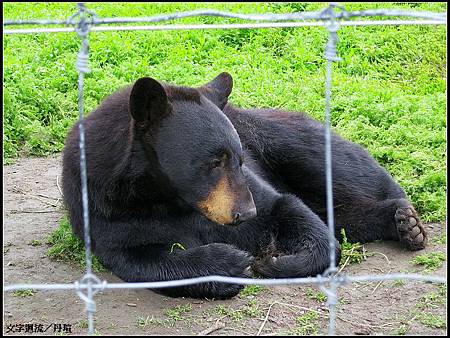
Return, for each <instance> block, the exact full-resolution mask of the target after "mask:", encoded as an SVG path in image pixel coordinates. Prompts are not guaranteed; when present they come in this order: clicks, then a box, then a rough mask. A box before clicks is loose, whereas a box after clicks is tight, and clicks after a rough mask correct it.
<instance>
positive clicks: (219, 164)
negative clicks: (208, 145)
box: [211, 153, 228, 168]
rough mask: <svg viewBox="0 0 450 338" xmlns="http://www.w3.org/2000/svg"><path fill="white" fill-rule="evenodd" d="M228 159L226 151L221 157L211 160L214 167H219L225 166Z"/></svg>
mask: <svg viewBox="0 0 450 338" xmlns="http://www.w3.org/2000/svg"><path fill="white" fill-rule="evenodd" d="M227 159H228V155H227V153H224V154H223V155H222V156H221V157H220V158H215V159H214V160H212V162H211V167H212V168H219V167H224V166H225V161H226V160H227Z"/></svg>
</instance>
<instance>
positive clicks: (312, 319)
mask: <svg viewBox="0 0 450 338" xmlns="http://www.w3.org/2000/svg"><path fill="white" fill-rule="evenodd" d="M295 320H296V322H297V326H296V328H295V329H294V330H293V332H292V333H294V334H297V335H300V336H306V335H317V334H318V333H319V325H318V324H319V314H318V313H317V312H315V311H308V312H306V313H305V314H304V315H301V316H299V317H297V318H296V319H295Z"/></svg>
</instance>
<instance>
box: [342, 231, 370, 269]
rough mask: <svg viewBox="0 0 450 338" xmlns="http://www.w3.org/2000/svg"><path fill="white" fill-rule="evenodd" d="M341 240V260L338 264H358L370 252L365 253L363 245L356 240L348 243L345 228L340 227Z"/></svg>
mask: <svg viewBox="0 0 450 338" xmlns="http://www.w3.org/2000/svg"><path fill="white" fill-rule="evenodd" d="M341 235H342V242H341V261H340V263H339V266H341V267H342V266H344V265H349V264H358V263H361V262H362V261H364V260H366V259H367V256H370V255H371V254H370V253H367V252H366V250H365V248H364V245H362V244H360V243H358V242H356V243H350V242H349V241H348V240H347V236H346V234H345V229H341Z"/></svg>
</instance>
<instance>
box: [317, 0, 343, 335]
mask: <svg viewBox="0 0 450 338" xmlns="http://www.w3.org/2000/svg"><path fill="white" fill-rule="evenodd" d="M337 6H338V5H337V4H336V3H333V2H332V3H330V6H329V7H328V8H327V9H325V10H324V11H323V15H324V17H325V16H327V17H328V20H327V21H326V23H327V25H326V27H327V29H328V33H329V38H328V43H327V46H326V48H325V58H326V59H327V75H326V80H325V135H324V136H325V183H326V196H327V223H328V242H329V247H330V266H329V267H328V269H327V270H326V271H325V273H326V274H329V275H331V277H332V279H331V284H330V289H329V290H328V289H327V288H326V287H325V286H323V285H322V286H321V288H322V289H323V290H324V291H325V292H326V294H327V305H328V309H329V312H330V317H329V325H328V335H330V336H333V335H334V333H335V323H336V305H337V304H338V298H337V295H336V292H337V287H338V284H337V283H336V280H335V279H334V278H333V277H334V276H335V274H336V272H337V268H336V244H335V235H334V209H333V176H332V167H333V165H332V160H331V126H330V125H331V121H330V120H331V86H332V71H333V61H338V60H340V58H338V57H337V50H336V49H337V42H338V36H337V31H338V29H339V25H338V23H337V22H336V19H335V18H336V12H335V10H334V9H335V8H336V7H337ZM343 13H344V14H345V11H344V12H343Z"/></svg>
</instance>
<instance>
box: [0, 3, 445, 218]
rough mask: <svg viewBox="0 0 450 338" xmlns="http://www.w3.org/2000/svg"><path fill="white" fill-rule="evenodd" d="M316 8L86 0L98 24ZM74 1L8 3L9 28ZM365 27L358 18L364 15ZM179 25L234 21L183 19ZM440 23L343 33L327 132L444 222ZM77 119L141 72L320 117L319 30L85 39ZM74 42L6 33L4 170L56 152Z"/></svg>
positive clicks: (435, 7)
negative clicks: (181, 14) (226, 82)
mask: <svg viewBox="0 0 450 338" xmlns="http://www.w3.org/2000/svg"><path fill="white" fill-rule="evenodd" d="M325 6H326V5H325V4H324V3H312V2H311V3H187V2H178V3H125V2H124V3H89V4H88V5H87V7H88V8H89V9H92V10H94V11H95V12H96V13H97V14H98V15H99V17H100V18H102V17H120V16H125V17H141V16H151V15H156V14H163V13H173V12H177V11H186V10H193V9H201V8H211V9H217V10H227V11H232V12H235V13H267V12H274V13H290V12H294V11H314V10H321V9H323V8H324V7H325ZM345 7H346V9H347V10H361V9H370V8H401V9H414V10H429V11H436V12H446V11H447V4H446V3H444V2H441V3H433V2H423V3H362V2H360V3H346V4H345ZM75 12H76V4H75V3H62V2H59V3H46V2H33V3H20V2H16V3H5V5H4V17H5V18H7V19H10V20H14V19H16V20H19V19H20V20H26V19H67V18H69V17H70V16H71V15H72V14H74V13H75ZM363 20H364V18H363ZM175 22H176V23H180V24H183V23H184V24H187V23H190V24H193V23H234V22H241V20H237V19H230V18H213V17H200V18H185V19H182V20H177V21H175ZM446 29H447V28H446V26H445V25H440V26H433V25H427V26H420V25H412V26H395V25H389V26H370V27H341V29H340V30H339V40H340V42H339V46H338V53H339V55H340V57H342V61H341V62H337V63H336V64H335V65H334V72H333V96H332V98H333V102H332V109H333V117H332V124H333V127H334V129H335V130H336V131H337V132H338V133H340V134H341V135H342V136H344V137H346V138H348V139H350V140H352V141H354V142H356V143H358V144H361V145H362V146H364V147H366V148H367V149H368V150H369V152H370V153H371V154H372V155H373V156H374V157H375V158H376V159H377V160H378V161H379V162H380V163H381V164H382V165H383V166H384V167H385V168H386V169H387V170H388V171H389V172H390V173H391V174H392V175H393V176H394V177H395V178H396V179H397V180H398V182H399V183H400V184H401V185H402V186H403V187H404V188H405V189H406V192H407V194H408V196H409V197H410V198H411V199H412V201H413V203H414V205H415V208H416V209H417V210H418V212H419V213H420V214H421V216H422V218H423V220H424V221H442V220H444V219H445V216H446V203H445V194H446V190H445V187H446V70H447V69H446V64H447V60H446V33H447V31H446ZM89 41H90V59H89V64H90V68H91V69H92V72H91V73H90V74H88V75H87V77H86V84H85V105H86V111H87V112H89V111H91V110H92V109H94V108H95V107H96V106H97V105H98V104H99V103H100V101H101V100H102V99H104V98H105V97H106V96H107V95H109V94H111V93H113V92H114V91H115V90H117V89H118V88H119V87H121V86H124V85H126V84H129V83H132V82H133V81H135V80H136V79H137V78H139V77H141V76H152V77H154V78H156V79H159V80H163V81H167V82H171V83H176V84H180V85H187V86H198V85H201V84H203V83H205V82H207V81H209V80H210V79H212V78H213V76H215V75H217V74H219V73H220V72H223V71H227V72H229V73H231V74H232V75H233V76H234V79H235V85H234V88H233V93H232V95H231V102H233V103H235V104H237V105H241V106H244V107H280V108H284V109H288V110H292V111H304V112H307V113H309V114H310V115H311V116H313V117H315V118H317V119H319V120H323V116H324V106H325V101H324V91H325V88H324V83H325V82H324V80H325V59H324V57H323V55H324V47H325V44H326V41H327V32H326V30H325V29H323V28H321V27H308V28H281V29H231V30H199V31H194V30H190V31H177V32H173V31H153V32H148V31H129V32H128V31H126V32H125V31H121V32H94V33H91V34H90V36H89ZM79 46H80V41H79V38H78V36H77V35H76V34H73V33H58V34H30V35H5V36H4V82H3V89H4V96H3V101H4V115H3V117H4V121H3V131H4V136H3V151H4V163H6V164H7V163H11V162H13V161H14V159H15V158H17V157H18V156H21V155H35V156H42V155H47V154H50V153H54V152H59V151H61V150H62V149H63V146H64V140H65V137H66V135H67V132H68V130H69V129H70V128H71V126H72V125H73V124H74V122H75V121H76V120H77V118H78V109H77V95H78V94H77V77H78V74H77V71H76V68H75V63H76V58H77V53H78V50H79Z"/></svg>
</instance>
